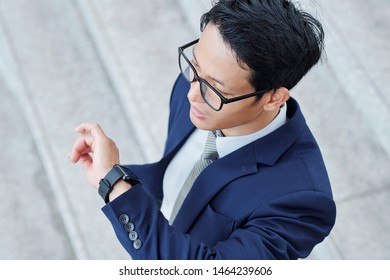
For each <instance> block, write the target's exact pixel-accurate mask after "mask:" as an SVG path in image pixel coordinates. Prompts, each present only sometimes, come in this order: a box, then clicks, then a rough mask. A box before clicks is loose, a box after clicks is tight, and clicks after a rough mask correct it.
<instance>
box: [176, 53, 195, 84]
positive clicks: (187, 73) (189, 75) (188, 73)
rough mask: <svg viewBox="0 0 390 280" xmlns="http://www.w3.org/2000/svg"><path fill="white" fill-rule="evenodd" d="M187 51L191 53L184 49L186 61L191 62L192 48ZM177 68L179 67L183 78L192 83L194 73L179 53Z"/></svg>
mask: <svg viewBox="0 0 390 280" xmlns="http://www.w3.org/2000/svg"><path fill="white" fill-rule="evenodd" d="M189 49H191V52H189V51H188V49H185V50H184V54H185V56H186V57H187V58H188V60H189V61H191V60H192V48H189ZM179 66H180V71H181V73H182V74H183V76H184V78H186V79H187V81H189V82H190V83H192V82H193V81H194V78H195V75H194V71H193V70H192V68H191V66H190V64H189V63H188V61H187V59H186V58H185V57H184V56H183V54H182V53H180V56H179Z"/></svg>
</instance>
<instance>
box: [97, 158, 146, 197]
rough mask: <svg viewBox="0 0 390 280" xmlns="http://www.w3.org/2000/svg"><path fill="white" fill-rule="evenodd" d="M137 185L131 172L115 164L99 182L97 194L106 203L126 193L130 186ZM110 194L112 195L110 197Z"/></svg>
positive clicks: (137, 181) (136, 180)
mask: <svg viewBox="0 0 390 280" xmlns="http://www.w3.org/2000/svg"><path fill="white" fill-rule="evenodd" d="M137 183H139V180H138V179H137V178H136V177H135V175H134V174H133V173H132V172H131V171H129V170H126V168H125V167H123V166H121V165H118V164H115V165H114V166H113V168H112V169H111V170H110V171H109V172H108V173H107V175H106V176H105V177H104V178H103V179H101V180H100V182H99V188H98V192H99V194H100V196H101V197H102V198H103V200H104V202H106V203H108V202H110V201H112V200H114V199H115V198H116V197H118V196H119V195H121V194H123V193H124V192H126V191H128V190H129V189H130V188H131V187H132V185H135V184H137ZM114 187H115V188H114ZM112 192H114V193H113V194H112V195H111V193H112Z"/></svg>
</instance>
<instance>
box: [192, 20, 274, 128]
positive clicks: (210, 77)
mask: <svg viewBox="0 0 390 280" xmlns="http://www.w3.org/2000/svg"><path fill="white" fill-rule="evenodd" d="M192 64H193V66H194V67H195V69H196V71H197V73H198V75H199V76H200V77H201V78H203V79H205V80H206V81H208V82H209V83H210V84H211V85H212V86H213V87H214V88H216V89H217V90H218V91H219V92H220V93H222V94H223V95H224V96H225V97H227V98H233V97H238V96H240V95H244V94H247V93H250V92H254V91H255V89H254V88H253V86H252V85H251V84H250V83H249V77H250V71H249V68H247V67H245V65H244V67H242V66H243V65H242V64H241V65H239V64H238V62H237V59H236V57H235V55H234V52H233V51H232V50H231V49H230V47H229V46H228V45H227V44H226V43H225V42H224V41H223V39H222V37H221V35H220V33H219V30H218V28H217V27H216V26H215V25H213V24H211V23H209V24H208V25H207V26H206V28H205V30H204V31H203V32H202V34H201V37H200V39H199V42H198V43H197V44H196V45H195V47H194V60H193V61H192ZM244 68H247V69H244ZM268 97H269V94H268V93H267V94H265V95H264V96H262V98H261V99H260V101H258V102H255V97H252V98H248V99H244V100H240V101H237V102H232V103H228V104H224V105H223V107H222V109H221V110H220V111H218V112H216V111H214V110H213V109H212V108H210V107H209V106H208V105H207V103H206V102H205V101H204V100H203V98H202V96H201V93H200V89H199V83H198V82H193V83H191V88H190V91H189V92H188V100H189V102H190V104H191V110H190V117H191V121H192V122H193V124H194V125H195V126H196V127H198V128H200V129H203V130H222V132H223V133H224V134H225V135H226V136H238V135H245V134H250V133H253V132H256V131H258V130H260V129H261V128H262V127H264V126H265V121H266V118H264V117H265V115H266V113H267V112H265V111H264V105H265V102H266V99H267V98H268Z"/></svg>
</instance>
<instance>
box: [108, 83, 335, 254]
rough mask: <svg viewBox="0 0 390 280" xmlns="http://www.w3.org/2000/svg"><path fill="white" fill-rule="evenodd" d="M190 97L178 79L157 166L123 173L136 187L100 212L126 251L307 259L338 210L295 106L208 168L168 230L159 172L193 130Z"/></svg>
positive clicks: (315, 147) (292, 102)
mask: <svg viewBox="0 0 390 280" xmlns="http://www.w3.org/2000/svg"><path fill="white" fill-rule="evenodd" d="M188 89H189V84H188V83H187V82H186V81H185V80H184V79H183V78H182V77H181V76H179V78H178V80H177V81H176V83H175V86H174V88H173V91H172V96H171V102H170V115H169V128H168V137H167V141H166V147H165V152H164V155H163V157H162V159H161V160H160V161H159V162H157V163H153V164H146V165H132V166H127V168H128V172H132V174H133V176H135V177H137V178H139V180H140V181H141V183H139V184H137V185H135V186H134V187H133V188H132V189H131V190H129V191H128V192H126V193H124V194H123V195H121V196H120V197H118V198H117V199H115V200H114V201H112V202H110V203H108V204H107V205H106V206H105V207H103V212H104V213H105V214H106V216H107V217H108V219H109V220H110V221H111V223H112V225H113V228H114V230H115V232H116V235H117V237H118V239H119V241H120V242H121V244H122V245H123V247H124V248H125V249H126V250H127V251H128V253H129V254H130V255H131V257H132V258H133V259H297V258H304V257H306V256H308V255H309V253H310V252H311V250H312V249H313V247H314V246H315V245H316V244H318V243H320V242H321V241H322V240H323V239H324V238H325V237H326V236H327V235H328V234H329V232H330V230H331V229H332V227H333V225H334V222H335V215H336V207H335V203H334V200H333V198H332V192H331V187H330V183H329V179H328V175H327V172H326V168H325V165H324V162H323V159H322V156H321V153H320V150H319V147H318V145H317V143H316V141H315V139H314V137H313V135H312V133H311V132H310V130H309V128H308V126H307V125H306V122H305V119H304V117H303V115H302V113H301V111H300V108H299V106H298V104H297V102H296V101H295V100H294V99H292V98H290V99H289V101H288V106H287V115H288V118H289V120H288V122H287V123H286V124H285V125H283V126H282V127H280V128H279V129H277V130H276V131H274V132H272V133H271V134H268V135H267V136H265V137H263V138H261V139H258V140H256V141H254V142H252V143H250V144H248V145H246V146H244V147H242V148H240V149H238V150H236V151H235V152H232V153H231V154H229V155H227V156H225V157H223V158H221V159H218V160H217V161H215V162H214V163H213V164H211V165H209V166H208V167H207V168H206V169H205V170H204V171H203V172H202V173H201V175H199V177H198V178H197V180H196V181H195V183H194V185H193V187H192V189H191V191H190V193H189V194H188V196H187V198H186V200H185V201H184V203H183V206H182V208H181V209H180V211H179V213H178V215H177V217H176V219H175V221H174V223H173V225H172V226H170V225H169V224H168V221H167V219H165V217H164V216H163V215H162V213H161V212H160V211H159V208H160V205H161V201H162V199H163V192H162V181H163V176H164V172H165V170H166V168H167V165H168V164H169V162H170V160H171V159H172V158H173V157H174V156H175V154H176V153H177V151H178V150H179V149H180V147H181V146H182V145H183V144H184V143H185V141H186V140H187V138H188V137H189V136H190V134H191V133H192V132H193V131H194V129H195V127H194V126H193V124H192V123H191V121H190V119H189V103H188V100H187V92H188ZM177 172H180V170H177ZM178 187H179V186H178ZM122 214H124V215H125V216H127V217H128V218H129V220H130V222H131V223H132V224H133V225H134V229H133V231H134V232H136V234H135V235H136V237H137V239H138V240H137V242H138V243H137V244H135V242H134V241H132V240H130V239H129V234H128V232H126V230H125V229H124V227H123V225H122V223H121V222H120V217H121V215H122ZM122 217H123V215H122Z"/></svg>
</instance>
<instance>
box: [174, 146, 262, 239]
mask: <svg viewBox="0 0 390 280" xmlns="http://www.w3.org/2000/svg"><path fill="white" fill-rule="evenodd" d="M254 148H255V147H254V145H251V144H249V145H247V146H246V147H244V148H242V149H241V152H240V153H237V152H233V153H232V154H230V155H227V156H226V157H223V158H222V159H219V160H217V161H215V162H214V163H212V164H211V165H209V166H208V167H207V168H206V169H205V170H204V171H203V172H202V173H201V174H200V175H199V177H198V178H197V179H196V180H195V182H194V185H193V187H192V188H191V190H190V192H189V194H188V195H187V197H186V199H185V200H184V202H183V205H182V207H181V209H180V211H179V213H178V214H177V216H176V218H175V220H174V223H173V226H174V227H175V228H177V229H178V230H180V231H182V232H186V231H187V230H188V229H189V227H190V226H191V224H192V222H193V221H194V219H196V217H197V216H198V215H199V213H200V212H201V211H202V209H203V208H204V207H205V206H206V205H207V204H208V203H209V201H210V200H211V199H212V197H213V196H215V194H217V193H218V192H219V191H220V190H221V189H222V188H223V187H224V186H226V185H227V184H228V183H229V182H230V181H232V180H234V179H236V178H238V177H241V176H245V175H248V174H252V173H256V171H257V164H256V156H255V152H254ZM189 209H190V210H189Z"/></svg>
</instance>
